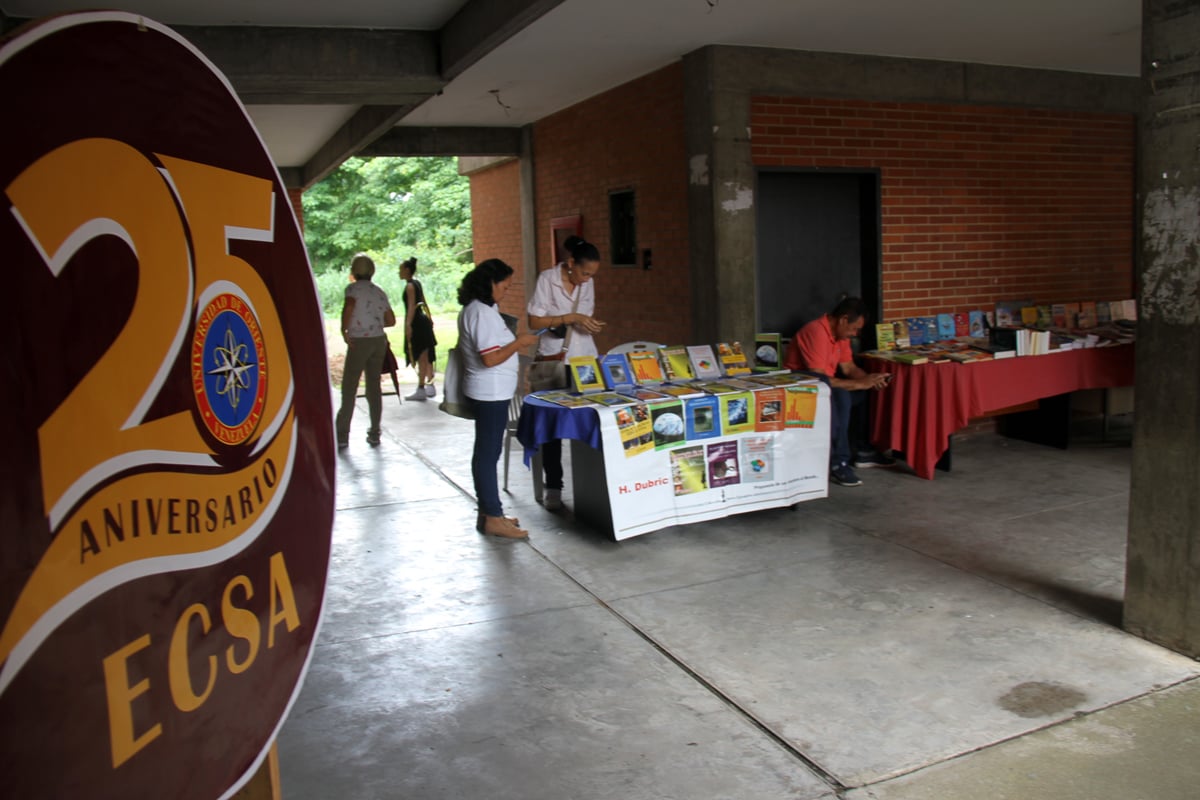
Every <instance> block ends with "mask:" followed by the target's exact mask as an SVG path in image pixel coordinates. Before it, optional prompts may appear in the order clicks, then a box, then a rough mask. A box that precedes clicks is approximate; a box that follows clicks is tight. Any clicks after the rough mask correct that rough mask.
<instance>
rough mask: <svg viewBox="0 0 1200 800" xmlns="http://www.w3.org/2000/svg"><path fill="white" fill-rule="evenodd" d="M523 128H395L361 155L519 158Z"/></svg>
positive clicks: (368, 146) (361, 152) (367, 147)
mask: <svg viewBox="0 0 1200 800" xmlns="http://www.w3.org/2000/svg"><path fill="white" fill-rule="evenodd" d="M520 154H521V129H520V128H392V129H391V130H390V131H388V132H387V133H385V134H383V135H382V136H380V137H379V138H378V139H376V140H375V141H374V142H373V143H371V144H369V145H367V146H366V147H364V148H363V149H362V150H361V151H360V152H359V155H361V156H519V155H520Z"/></svg>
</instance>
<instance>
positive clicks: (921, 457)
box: [865, 345, 1133, 479]
mask: <svg viewBox="0 0 1200 800" xmlns="http://www.w3.org/2000/svg"><path fill="white" fill-rule="evenodd" d="M865 366H866V368H867V369H868V370H870V371H872V372H890V373H892V374H893V375H894V376H895V377H894V378H892V383H891V385H890V386H888V387H887V388H885V389H883V390H881V391H878V392H873V393H872V395H871V401H872V409H871V442H872V443H873V444H874V445H875V446H876V447H878V448H880V449H883V450H887V449H892V450H900V451H902V452H903V453H904V456H905V458H906V459H907V460H908V463H909V464H910V465H911V466H912V468H913V469H914V470H915V471H916V473H917V474H918V475H920V476H921V477H922V478H930V479H931V478H933V470H934V465H936V464H937V462H938V459H939V458H941V457H942V454H943V453H944V452H946V448H947V447H949V441H950V434H952V433H954V432H955V431H956V430H958V429H960V428H962V427H963V426H965V425H966V424H967V422H968V421H969V420H971V419H974V418H976V417H980V416H983V415H984V414H986V413H988V412H991V411H997V410H999V409H1002V408H1009V407H1011V406H1016V405H1021V404H1022V403H1028V402H1031V401H1033V400H1038V399H1041V398H1043V397H1053V396H1054V395H1059V394H1064V393H1066V392H1074V391H1077V390H1079V389H1103V388H1107V387H1111V386H1130V385H1132V384H1133V345H1121V346H1118V347H1100V348H1094V349H1090V350H1068V351H1066V352H1062V353H1049V354H1047V355H1043V356H1025V357H1023V358H1003V359H1000V360H998V361H979V362H975V363H972V364H957V363H954V362H949V363H943V364H920V365H918V366H915V367H914V366H908V365H906V364H896V363H894V362H891V361H885V360H882V359H878V358H870V359H866V364H865Z"/></svg>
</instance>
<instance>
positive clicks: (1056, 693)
mask: <svg viewBox="0 0 1200 800" xmlns="http://www.w3.org/2000/svg"><path fill="white" fill-rule="evenodd" d="M1085 700H1087V695H1086V694H1084V693H1083V692H1081V691H1079V690H1078V689H1072V688H1071V687H1070V686H1063V685H1061V684H1058V683H1042V682H1040V681H1035V682H1029V683H1019V684H1017V685H1016V686H1014V687H1013V688H1012V689H1009V690H1008V692H1007V693H1006V694H1005V695H1004V696H1003V697H1001V698H1000V700H999V701H998V702H997V705H999V706H1000V707H1001V708H1003V709H1004V710H1005V711H1011V712H1012V713H1014V714H1016V715H1017V716H1019V717H1027V718H1032V717H1049V716H1053V715H1055V714H1061V713H1062V712H1064V711H1068V710H1070V709H1072V708H1075V707H1076V706H1079V705H1082V704H1083V702H1084V701H1085Z"/></svg>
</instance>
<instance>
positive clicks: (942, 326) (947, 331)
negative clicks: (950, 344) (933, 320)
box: [937, 313, 957, 341]
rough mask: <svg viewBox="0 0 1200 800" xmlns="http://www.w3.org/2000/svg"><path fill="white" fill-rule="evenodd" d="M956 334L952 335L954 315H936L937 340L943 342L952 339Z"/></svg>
mask: <svg viewBox="0 0 1200 800" xmlns="http://www.w3.org/2000/svg"><path fill="white" fill-rule="evenodd" d="M956 335H957V334H955V333H954V315H953V314H944V313H943V314H938V315H937V340H938V341H945V340H946V339H953V338H954V337H955V336H956Z"/></svg>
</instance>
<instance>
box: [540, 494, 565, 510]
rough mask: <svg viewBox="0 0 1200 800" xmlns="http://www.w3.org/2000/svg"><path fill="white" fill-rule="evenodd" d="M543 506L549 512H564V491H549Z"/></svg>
mask: <svg viewBox="0 0 1200 800" xmlns="http://www.w3.org/2000/svg"><path fill="white" fill-rule="evenodd" d="M542 505H543V506H544V507H545V509H546V510H547V511H562V507H563V503H562V489H547V490H546V494H545V495H544V496H543V497H542Z"/></svg>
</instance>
